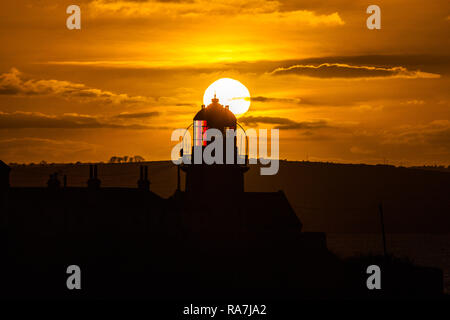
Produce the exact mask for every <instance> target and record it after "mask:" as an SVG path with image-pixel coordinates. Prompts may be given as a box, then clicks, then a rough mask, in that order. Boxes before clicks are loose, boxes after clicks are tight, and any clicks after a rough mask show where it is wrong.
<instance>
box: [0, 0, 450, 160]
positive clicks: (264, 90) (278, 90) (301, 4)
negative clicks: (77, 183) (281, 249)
mask: <svg viewBox="0 0 450 320" xmlns="http://www.w3.org/2000/svg"><path fill="white" fill-rule="evenodd" d="M57 3H58V4H55V1H49V0H48V1H47V0H45V1H44V0H41V1H36V0H35V1H20V0H19V1H2V3H1V4H0V28H1V32H0V42H1V44H2V45H1V48H0V159H2V160H4V161H5V162H39V161H41V160H46V161H47V162H76V161H107V160H108V159H109V158H110V157H111V156H113V155H117V156H123V155H129V156H132V155H141V156H143V157H144V158H146V159H148V160H162V159H170V151H171V148H172V146H173V144H174V143H173V142H171V141H170V134H171V132H172V130H173V129H176V128H182V127H187V126H188V125H189V124H190V122H191V119H192V117H193V116H194V114H195V113H196V111H197V110H198V109H199V108H200V105H201V104H202V98H203V93H204V90H205V89H206V88H207V87H208V85H209V84H211V83H212V82H213V81H215V80H217V79H219V78H222V77H229V78H234V79H236V80H239V81H240V82H242V83H243V84H245V85H246V86H247V88H248V89H249V91H250V93H251V95H252V104H251V106H250V110H249V111H248V112H247V113H245V114H244V115H242V116H241V118H240V119H239V121H240V122H241V123H242V124H243V125H244V127H246V128H257V127H259V128H279V129H280V158H283V159H285V158H287V159H290V160H303V159H306V158H307V157H308V159H309V160H312V161H315V160H317V161H337V162H352V163H360V162H364V163H372V164H375V163H383V162H384V159H387V161H388V163H392V164H397V165H399V164H402V165H418V164H444V165H449V164H450V108H449V107H450V106H449V101H450V99H449V95H450V90H449V84H450V83H449V74H450V64H449V57H450V40H449V39H450V37H449V34H450V33H449V31H450V2H449V1H447V0H437V1H417V0H414V1H406V0H405V1H397V0H390V1H376V3H375V2H374V3H372V2H370V3H369V2H367V1H359V0H358V1H343V0H327V1H325V0H322V1H293V0H288V1H263V0H244V1H238V0H228V1H223V0H220V1H219V0H213V1H211V0H172V1H171V0H165V1H163V0H160V1H155V0H152V1H145V0H133V1H120V0H119V1H114V0H94V1H87V0H82V1H57ZM70 4H78V5H79V6H80V7H81V16H82V26H81V30H72V31H71V30H68V29H67V28H66V23H65V21H66V18H67V16H68V15H67V14H66V12H65V11H66V7H67V6H68V5H70ZM370 4H378V5H379V6H380V7H381V14H382V29H381V30H368V29H367V28H366V19H367V17H368V15H367V14H366V13H365V11H366V8H367V6H368V5H370Z"/></svg>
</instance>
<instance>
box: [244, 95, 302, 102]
mask: <svg viewBox="0 0 450 320" xmlns="http://www.w3.org/2000/svg"><path fill="white" fill-rule="evenodd" d="M250 101H252V102H262V103H265V102H282V103H300V102H301V99H291V98H274V97H264V96H256V97H251V98H250Z"/></svg>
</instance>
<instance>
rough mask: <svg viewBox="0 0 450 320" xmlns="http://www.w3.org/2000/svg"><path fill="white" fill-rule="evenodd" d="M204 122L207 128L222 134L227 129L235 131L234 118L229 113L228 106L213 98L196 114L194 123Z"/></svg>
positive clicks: (231, 113)
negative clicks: (217, 130)
mask: <svg viewBox="0 0 450 320" xmlns="http://www.w3.org/2000/svg"><path fill="white" fill-rule="evenodd" d="M197 120H202V121H206V123H207V126H208V128H215V129H219V130H220V131H222V132H224V131H225V130H226V129H227V128H228V129H236V116H235V115H234V114H233V112H231V111H230V109H229V108H228V106H223V105H221V104H220V103H219V99H217V98H216V97H214V99H212V101H211V104H209V105H208V106H207V107H205V106H202V109H201V110H200V111H199V112H197V114H196V115H195V117H194V121H197Z"/></svg>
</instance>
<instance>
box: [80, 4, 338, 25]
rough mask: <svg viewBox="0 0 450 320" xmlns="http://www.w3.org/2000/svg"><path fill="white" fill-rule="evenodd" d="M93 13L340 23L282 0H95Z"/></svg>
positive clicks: (306, 23) (126, 15)
mask: <svg viewBox="0 0 450 320" xmlns="http://www.w3.org/2000/svg"><path fill="white" fill-rule="evenodd" d="M89 6H90V12H92V14H93V16H102V17H104V16H105V15H115V16H116V17H118V18H127V17H133V18H140V17H148V16H152V17H159V18H160V17H168V18H172V19H180V18H183V17H185V18H198V17H200V16H205V17H213V18H214V17H216V16H220V17H224V18H225V19H227V20H230V19H232V18H238V19H242V20H243V21H244V20H245V21H249V20H250V21H252V22H262V23H264V22H266V21H270V22H271V23H274V24H275V23H277V24H278V23H293V24H303V25H310V26H317V25H342V24H344V21H343V20H342V19H341V17H340V16H339V14H338V13H337V12H333V13H330V14H317V13H316V12H314V11H311V10H285V9H282V7H283V4H282V2H281V1H275V0H272V1H266V0H228V1H211V0H192V1H130V0H128V1H127V0H118V1H111V0H95V1H92V2H91V3H90V4H89Z"/></svg>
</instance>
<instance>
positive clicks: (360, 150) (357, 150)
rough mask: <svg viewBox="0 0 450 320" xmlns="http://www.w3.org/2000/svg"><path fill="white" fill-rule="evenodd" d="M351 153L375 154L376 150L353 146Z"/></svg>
mask: <svg viewBox="0 0 450 320" xmlns="http://www.w3.org/2000/svg"><path fill="white" fill-rule="evenodd" d="M350 152H351V153H354V154H365V155H367V154H373V153H375V151H374V150H369V149H366V148H362V147H357V146H352V147H351V148H350Z"/></svg>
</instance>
